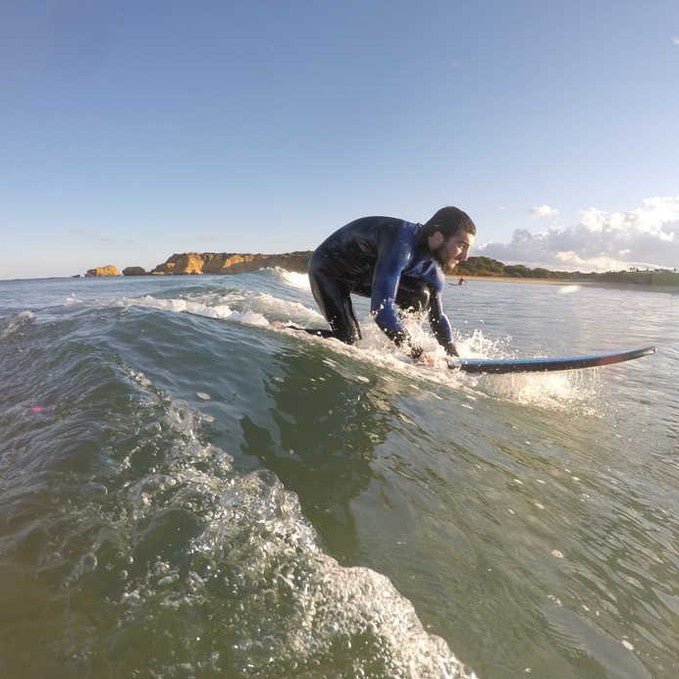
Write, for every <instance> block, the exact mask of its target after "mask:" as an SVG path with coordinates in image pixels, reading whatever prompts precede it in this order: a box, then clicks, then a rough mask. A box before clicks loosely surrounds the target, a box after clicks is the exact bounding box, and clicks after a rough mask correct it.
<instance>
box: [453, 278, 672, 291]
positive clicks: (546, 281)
mask: <svg viewBox="0 0 679 679" xmlns="http://www.w3.org/2000/svg"><path fill="white" fill-rule="evenodd" d="M447 278H448V279H449V280H450V281H451V282H452V281H455V280H459V279H460V276H455V275H449V276H447ZM462 278H464V284H465V285H466V284H467V283H471V282H474V281H489V282H492V283H529V284H541V285H578V286H583V287H585V286H586V287H597V288H613V289H617V290H639V291H642V292H666V293H669V294H672V295H676V294H679V287H676V286H672V285H640V284H637V283H614V282H610V281H596V280H594V281H579V280H572V279H571V280H569V279H562V278H518V277H517V278H514V277H510V276H463V277H462Z"/></svg>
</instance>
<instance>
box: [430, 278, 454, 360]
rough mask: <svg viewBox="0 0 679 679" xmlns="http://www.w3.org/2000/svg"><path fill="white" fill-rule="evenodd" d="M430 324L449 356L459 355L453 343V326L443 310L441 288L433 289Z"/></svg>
mask: <svg viewBox="0 0 679 679" xmlns="http://www.w3.org/2000/svg"><path fill="white" fill-rule="evenodd" d="M429 324H430V325H431V329H432V332H433V333H434V335H436V339H437V340H438V343H439V344H440V345H441V346H442V347H443V348H444V349H445V350H446V353H447V354H448V355H449V356H458V355H459V354H458V353H457V349H456V348H455V344H454V343H453V328H452V326H451V325H450V321H449V320H448V316H446V315H445V313H444V312H443V298H442V296H441V291H440V290H432V295H431V302H430V303H429Z"/></svg>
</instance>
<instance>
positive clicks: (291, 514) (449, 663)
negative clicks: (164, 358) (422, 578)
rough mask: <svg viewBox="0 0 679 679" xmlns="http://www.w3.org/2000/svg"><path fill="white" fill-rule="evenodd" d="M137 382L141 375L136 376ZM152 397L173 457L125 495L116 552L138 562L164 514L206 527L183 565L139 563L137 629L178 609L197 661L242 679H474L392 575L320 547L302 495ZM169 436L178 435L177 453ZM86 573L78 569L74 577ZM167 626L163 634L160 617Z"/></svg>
mask: <svg viewBox="0 0 679 679" xmlns="http://www.w3.org/2000/svg"><path fill="white" fill-rule="evenodd" d="M132 374H133V376H134V377H135V379H136V378H137V376H138V373H134V372H133V373H132ZM137 381H138V380H137ZM138 383H139V382H138ZM142 388H144V387H142ZM148 396H149V397H150V398H155V399H158V402H159V403H164V404H165V407H166V414H165V417H163V418H162V426H160V427H159V428H158V430H157V431H158V434H157V436H159V440H158V443H159V444H162V445H163V449H164V451H163V456H162V461H159V463H158V465H156V467H155V468H153V469H151V470H150V471H149V472H148V473H147V474H146V475H144V476H142V477H141V478H139V479H137V481H136V482H135V483H134V484H132V485H129V486H128V485H127V484H126V485H125V486H123V488H122V489H121V490H120V491H119V492H121V493H123V494H125V497H126V501H125V505H126V506H129V507H130V511H129V514H128V515H127V517H128V518H127V521H129V523H130V525H129V526H128V527H127V531H126V534H128V535H129V536H130V541H129V543H127V544H123V542H122V541H121V543H120V545H119V549H127V550H129V553H130V558H132V554H134V553H135V548H136V547H137V543H138V541H140V540H141V541H143V540H145V539H147V537H148V534H149V532H150V531H152V530H154V522H155V521H157V520H158V517H166V516H172V515H173V513H174V512H178V513H182V515H186V512H187V511H189V510H193V509H194V508H196V507H200V513H201V514H207V515H209V520H208V521H205V522H203V523H202V525H201V530H200V532H199V533H198V534H197V535H195V536H194V537H193V538H192V540H191V543H190V546H189V547H188V548H187V551H186V552H185V554H184V556H183V558H182V560H181V564H176V563H173V562H172V561H171V560H169V559H167V560H163V559H161V558H160V557H158V558H157V559H156V560H155V561H152V562H149V563H148V564H147V565H145V566H143V570H139V569H140V568H142V564H139V565H138V566H137V569H138V572H137V575H136V576H135V577H134V578H131V579H129V580H127V582H126V584H127V587H126V589H125V590H124V592H123V594H122V596H121V598H120V605H121V606H123V607H124V609H125V610H124V618H125V620H126V624H127V625H128V628H129V627H130V626H132V627H134V626H135V625H138V626H140V628H141V629H145V625H146V623H147V620H148V617H149V614H152V613H154V612H157V609H158V607H160V609H165V610H172V611H174V615H173V616H172V619H173V620H174V619H176V618H177V617H182V616H186V617H187V619H188V618H191V619H192V620H193V622H192V625H193V629H195V630H196V632H199V633H201V634H204V635H205V636H206V637H207V636H209V635H211V637H210V638H213V639H214V644H216V645H217V646H214V645H213V646H211V645H210V644H209V643H206V644H204V645H203V644H196V645H195V648H194V650H193V653H194V654H195V655H194V656H193V657H192V662H193V663H196V664H199V665H201V666H202V667H203V668H204V669H206V670H207V669H209V670H210V672H211V673H215V674H218V673H222V674H224V673H227V674H228V673H229V670H233V665H231V662H235V663H237V667H238V668H239V676H244V677H249V676H252V677H254V676H285V675H286V668H287V669H288V670H289V668H290V667H295V668H296V674H299V676H302V675H304V676H307V675H308V676H319V675H318V674H316V672H318V671H320V668H323V671H322V672H321V674H322V675H323V676H330V675H329V674H326V672H325V670H327V671H334V669H336V671H337V675H338V676H339V675H342V676H368V675H367V674H366V672H367V671H370V670H369V669H368V668H373V669H374V668H376V667H377V668H380V671H379V674H380V676H393V677H410V676H413V677H414V676H416V677H423V678H428V677H431V678H432V679H433V678H434V677H436V678H437V679H438V678H439V677H451V678H452V677H474V674H473V673H472V672H471V671H469V670H467V669H466V668H465V667H464V666H463V665H461V663H460V662H459V661H458V660H457V658H456V657H455V656H454V655H453V653H452V652H451V650H450V648H449V647H448V645H447V644H446V642H445V641H444V640H443V639H441V638H440V637H437V636H435V635H432V634H429V633H427V631H426V630H425V629H424V627H423V626H422V623H421V622H420V620H419V619H418V617H417V614H416V612H415V610H414V608H413V606H412V604H411V603H410V601H408V600H407V599H406V598H405V597H403V596H402V595H401V594H399V592H398V591H397V590H396V588H395V587H394V585H393V584H392V583H391V582H390V580H389V579H388V578H386V577H385V576H383V575H381V574H379V573H376V572H375V571H373V570H370V569H368V568H363V567H354V568H349V567H344V566H341V565H340V564H339V563H338V562H337V561H336V560H335V559H334V558H332V557H331V556H329V555H327V554H325V553H324V552H323V551H322V550H321V548H320V546H319V542H318V536H317V534H316V532H315V530H314V529H313V527H312V526H311V524H310V523H309V522H308V521H307V520H306V519H305V518H304V516H303V515H302V511H301V507H300V504H299V499H298V497H297V496H296V495H295V494H294V493H291V492H289V491H287V490H286V489H285V488H284V487H283V486H282V484H281V483H280V482H279V481H278V479H277V478H276V477H275V475H274V474H272V473H270V472H266V471H259V472H253V473H249V474H241V475H239V474H237V473H236V472H235V471H234V469H233V465H232V459H231V457H230V456H229V455H228V454H226V453H225V452H224V451H222V450H220V449H218V448H216V447H214V446H212V445H210V444H205V443H202V442H201V440H200V438H199V436H198V434H197V432H198V430H199V428H200V419H199V418H200V416H199V415H198V414H197V413H194V412H193V411H192V410H190V409H189V408H187V407H186V406H185V405H184V404H182V403H179V402H176V401H173V400H170V399H163V398H162V397H161V395H160V394H159V393H158V392H157V391H156V390H152V389H148ZM170 432H175V433H176V434H177V436H172V437H171V438H170V439H169V445H168V433H170ZM161 437H162V438H161ZM116 520H117V521H118V520H119V519H117V518H116ZM139 526H143V527H144V530H139ZM162 530H165V529H164V528H163V527H162V521H161V522H160V528H159V531H160V532H162ZM95 551H96V550H95ZM87 556H88V558H89V559H90V560H89V561H88V563H90V562H91V560H92V557H94V558H96V555H95V554H94V552H93V553H92V555H90V554H89V552H88V554H87ZM123 556H124V555H123ZM81 570H82V569H81ZM82 577H83V573H81V572H80V570H77V569H76V570H74V572H73V573H72V578H71V579H72V580H74V581H75V580H78V579H80V578H82ZM68 584H69V585H71V584H72V583H71V582H70V581H69V583H68ZM221 588H228V595H227V598H226V599H225V600H224V601H223V604H222V605H221V606H214V607H211V609H210V610H211V615H210V616H209V619H206V620H205V623H204V626H203V627H201V616H195V615H192V613H195V611H196V610H200V609H201V607H203V606H205V602H206V601H212V600H214V599H215V596H221V595H220V594H219V592H220V591H221ZM216 593H217V594H216ZM158 624H159V625H161V632H162V625H163V622H162V616H160V622H159V623H158ZM227 626H228V628H229V633H230V636H231V641H230V653H229V655H230V656H233V661H228V662H229V665H221V664H220V662H219V658H220V654H219V653H215V652H214V649H215V647H217V648H218V647H219V644H220V643H223V642H222V641H221V637H220V635H219V634H218V633H216V634H214V635H213V634H212V631H213V630H218V629H220V627H221V628H226V627H227ZM356 638H361V639H363V642H362V649H361V650H360V651H359V652H357V653H352V652H351V650H350V649H351V642H352V640H354V639H356ZM338 648H339V649H341V653H340V654H339V655H338V654H337V649H338ZM160 662H161V664H160V665H159V666H157V667H156V669H157V671H158V673H159V674H162V675H164V676H169V675H171V674H174V673H176V672H175V670H176V669H177V666H176V665H175V664H174V661H173V660H172V659H166V660H164V662H163V661H162V660H161V661H160ZM212 663H215V664H212ZM335 663H339V664H340V665H339V666H338V667H337V668H335Z"/></svg>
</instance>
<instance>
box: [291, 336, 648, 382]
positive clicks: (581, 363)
mask: <svg viewBox="0 0 679 679" xmlns="http://www.w3.org/2000/svg"><path fill="white" fill-rule="evenodd" d="M285 327H286V329H288V330H296V331H298V332H303V333H306V334H308V335H316V336H317V337H325V338H329V337H333V332H332V330H330V328H300V327H299V326H297V325H292V324H290V325H286V326H285ZM655 352H656V348H655V347H641V348H640V349H628V350H626V351H615V352H612V353H608V354H589V355H586V356H563V357H561V356H559V357H556V358H450V359H448V367H449V368H450V369H451V370H462V371H463V372H468V373H489V374H494V375H501V374H504V373H540V372H554V371H557V370H580V369H582V368H597V367H599V366H602V365H611V364H613V363H623V362H624V361H631V360H633V359H635V358H641V357H642V356H648V355H649V354H654V353H655Z"/></svg>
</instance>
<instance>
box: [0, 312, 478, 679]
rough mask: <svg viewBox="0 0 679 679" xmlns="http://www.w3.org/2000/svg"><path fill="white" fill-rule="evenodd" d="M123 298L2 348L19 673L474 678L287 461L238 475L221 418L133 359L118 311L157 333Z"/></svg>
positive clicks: (7, 577)
mask: <svg viewBox="0 0 679 679" xmlns="http://www.w3.org/2000/svg"><path fill="white" fill-rule="evenodd" d="M175 302H176V300H169V301H168V300H165V303H167V304H169V307H168V308H170V309H172V310H176V308H177V306H176V304H175ZM156 303H158V301H157V300H156V301H154V302H151V303H150V305H151V306H153V305H155V304H156ZM153 308H155V307H153ZM159 308H161V309H165V308H166V307H164V306H163V305H162V304H161V306H160V307H159ZM114 311H115V310H114ZM121 311H122V312H123V313H124V309H121V310H118V311H115V313H113V314H110V315H109V317H107V319H106V321H105V322H104V323H102V322H101V321H102V313H101V309H86V310H85V312H84V313H83V312H80V313H77V314H76V315H75V316H74V311H73V310H72V309H69V310H68V314H67V315H66V316H65V317H64V318H63V320H62V322H61V323H50V324H46V325H44V326H40V325H38V326H34V327H33V328H32V331H31V333H29V336H28V337H27V338H26V345H25V346H24V349H25V351H23V352H22V353H21V355H20V357H19V359H18V360H12V358H11V356H10V353H7V352H3V353H0V364H1V365H2V368H3V370H4V371H5V375H6V377H7V385H8V387H9V388H8V390H7V391H6V392H5V393H4V394H3V400H4V401H5V402H6V404H7V403H8V402H9V401H10V400H11V403H12V407H10V408H6V409H5V410H4V414H3V416H2V425H3V437H2V440H1V441H0V460H1V463H0V469H1V471H2V474H1V479H2V481H0V511H2V513H3V515H4V516H7V517H9V516H11V517H13V518H12V520H11V521H10V522H9V523H8V524H7V527H6V530H5V531H4V535H3V543H2V545H3V547H2V551H0V571H2V573H3V581H2V585H1V586H0V591H1V593H2V598H3V601H5V602H7V603H8V605H11V606H12V610H13V611H15V613H14V614H13V615H14V622H13V626H14V629H15V636H14V638H15V642H16V645H15V648H14V649H13V652H12V653H11V654H9V655H7V654H4V655H5V658H6V660H5V670H6V671H7V672H8V673H10V674H11V673H12V672H14V673H17V674H20V673H21V672H24V673H26V672H29V673H30V672H31V671H33V672H34V673H50V672H53V673H54V672H56V673H58V672H59V671H66V669H67V668H68V671H71V670H74V669H78V670H79V671H83V672H85V673H93V674H95V675H99V674H105V673H110V672H111V671H113V672H114V673H120V674H125V675H128V674H132V673H135V672H136V673H138V672H141V673H146V672H148V673H154V674H157V675H161V676H179V675H182V676H183V675H184V674H186V673H187V672H189V673H198V674H205V673H208V674H210V673H214V674H217V673H225V674H226V675H228V676H243V677H250V676H251V677H255V676H256V677H272V678H273V677H281V676H291V677H292V676H299V677H303V676H318V677H323V676H327V677H331V676H337V675H338V673H339V674H340V675H346V676H356V677H360V676H366V677H367V676H370V677H380V676H383V677H410V676H418V677H456V676H459V677H471V676H473V673H472V672H471V671H468V670H466V669H465V668H464V667H463V666H462V665H461V663H459V661H458V660H457V659H456V658H455V656H454V655H453V653H452V652H451V651H450V649H449V648H448V646H447V644H446V643H445V641H443V640H442V639H441V638H439V637H437V636H434V635H431V634H429V633H427V632H426V631H425V630H424V628H423V626H422V624H421V623H420V621H419V619H418V617H417V615H416V613H415V610H414V608H413V606H412V604H411V603H410V602H409V601H408V600H407V599H406V598H404V597H403V596H402V595H400V594H399V593H398V592H397V590H396V589H395V588H394V586H393V584H392V583H391V582H390V581H389V580H388V579H387V578H386V577H384V576H382V575H380V574H378V573H376V572H375V571H373V570H370V569H368V568H362V567H354V568H350V567H344V566H341V565H340V564H338V562H337V561H336V560H335V559H334V558H332V557H331V556H329V555H328V554H327V553H325V552H324V551H323V549H322V548H321V546H320V543H319V538H318V536H317V534H316V532H315V530H314V528H313V527H312V526H311V524H310V523H309V522H308V521H307V520H306V519H305V517H304V516H303V514H302V511H301V508H300V504H299V498H298V497H297V496H296V495H295V494H294V493H292V492H290V491H289V490H286V489H285V488H284V487H283V486H282V484H281V483H280V481H279V480H278V478H277V477H276V476H275V475H274V474H273V473H272V472H270V471H267V470H263V469H256V470H253V471H250V472H243V471H239V470H238V469H237V468H236V466H235V465H234V460H233V457H232V456H231V455H229V454H228V453H227V452H226V451H225V450H224V449H222V448H220V447H219V446H217V445H214V444H213V443H211V442H210V441H209V437H208V436H207V435H206V433H205V432H204V431H203V423H204V422H205V421H208V422H209V418H208V417H204V416H203V415H202V414H201V413H200V412H198V411H197V410H196V409H194V408H191V407H190V406H189V405H188V404H186V403H183V402H182V401H180V400H177V399H175V398H173V397H171V396H170V395H169V394H168V393H167V392H165V391H164V390H163V389H162V388H161V387H159V386H156V385H155V384H154V382H153V381H152V380H151V379H149V378H148V377H147V376H146V374H145V373H144V372H142V371H140V370H139V369H138V368H137V367H131V366H129V365H128V364H127V363H126V362H124V361H121V360H120V359H119V358H118V357H117V351H115V348H116V346H117V345H116V344H115V332H112V328H111V325H110V324H114V325H118V326H119V325H120V324H121V323H126V324H128V325H129V324H130V323H132V324H135V325H136V326H137V327H136V330H135V329H134V328H129V331H131V333H132V336H134V334H136V333H139V332H142V331H143V330H144V326H143V325H142V324H141V323H138V322H137V321H135V319H134V318H129V317H125V316H120V312H121ZM111 316H112V317H111ZM24 318H26V317H24ZM55 335H56V336H58V337H59V344H58V346H57V347H55V346H54V344H53V339H54V337H55ZM36 406H39V408H36ZM19 448H21V449H25V450H26V451H30V455H24V456H19V457H18V456H17V455H13V454H11V451H13V450H17V449H19ZM18 563H21V564H22V566H21V569H17V568H16V567H15V564H18ZM28 581H30V582H31V583H32V584H31V586H30V588H28V587H27V585H28ZM27 588H28V589H30V590H31V592H32V594H30V595H29V596H28V599H26V597H25V596H24V595H21V596H24V600H23V601H22V600H21V599H20V598H19V594H18V593H19V592H25V591H26V589H27ZM41 597H42V598H41ZM46 600H49V601H50V602H51V603H50V605H49V606H45V605H44V604H41V615H40V621H39V624H36V623H34V622H30V623H29V620H34V606H35V605H39V602H43V601H46ZM7 610H9V609H7ZM29 648H30V649H32V651H31V652H30V653H29V652H28V650H27V649H29ZM22 650H23V652H22Z"/></svg>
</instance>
